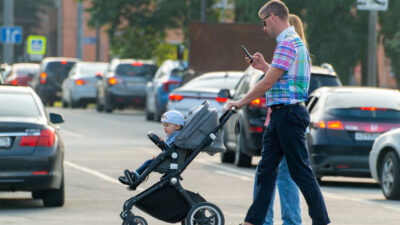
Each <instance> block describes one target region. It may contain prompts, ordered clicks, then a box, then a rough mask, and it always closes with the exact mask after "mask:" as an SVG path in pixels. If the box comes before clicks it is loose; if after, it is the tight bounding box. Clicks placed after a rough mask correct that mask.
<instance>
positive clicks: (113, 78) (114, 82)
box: [108, 77, 118, 85]
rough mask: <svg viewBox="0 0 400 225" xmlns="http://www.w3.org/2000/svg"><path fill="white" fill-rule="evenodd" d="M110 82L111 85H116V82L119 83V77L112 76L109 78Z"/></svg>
mask: <svg viewBox="0 0 400 225" xmlns="http://www.w3.org/2000/svg"><path fill="white" fill-rule="evenodd" d="M108 83H109V84H110V85H115V84H117V83H118V81H117V78H115V77H110V78H108Z"/></svg>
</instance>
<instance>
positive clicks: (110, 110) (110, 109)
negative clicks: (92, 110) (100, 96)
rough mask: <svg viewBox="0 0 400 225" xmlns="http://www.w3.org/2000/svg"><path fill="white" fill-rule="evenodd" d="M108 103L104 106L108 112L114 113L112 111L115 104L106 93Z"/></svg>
mask: <svg viewBox="0 0 400 225" xmlns="http://www.w3.org/2000/svg"><path fill="white" fill-rule="evenodd" d="M105 102H106V104H105V106H104V108H105V109H106V112H108V113H112V111H113V106H112V104H111V100H110V98H109V97H108V96H107V95H106V101H105Z"/></svg>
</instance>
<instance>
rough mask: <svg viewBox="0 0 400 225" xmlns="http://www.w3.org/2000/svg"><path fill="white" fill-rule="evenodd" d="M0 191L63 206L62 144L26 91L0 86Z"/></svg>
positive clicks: (56, 119) (55, 119)
mask: <svg viewBox="0 0 400 225" xmlns="http://www.w3.org/2000/svg"><path fill="white" fill-rule="evenodd" d="M0 102H1V104H0V191H29V192H32V197H33V198H42V199H43V203H44V205H45V206H62V205H63V204H64V169H63V159H64V144H63V141H62V139H61V136H60V135H59V131H58V128H57V127H56V126H54V125H53V124H55V123H62V122H63V121H64V120H63V118H62V116H61V115H58V114H55V113H50V114H49V116H48V115H47V113H46V111H45V109H44V107H43V103H42V102H41V100H40V98H39V96H38V95H37V94H36V93H35V92H34V91H33V90H32V89H31V88H30V87H15V86H14V87H13V86H0Z"/></svg>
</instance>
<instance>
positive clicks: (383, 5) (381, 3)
mask: <svg viewBox="0 0 400 225" xmlns="http://www.w3.org/2000/svg"><path fill="white" fill-rule="evenodd" d="M388 5H389V0H357V9H358V10H374V11H386V10H387V8H388Z"/></svg>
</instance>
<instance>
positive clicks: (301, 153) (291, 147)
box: [277, 106, 330, 225]
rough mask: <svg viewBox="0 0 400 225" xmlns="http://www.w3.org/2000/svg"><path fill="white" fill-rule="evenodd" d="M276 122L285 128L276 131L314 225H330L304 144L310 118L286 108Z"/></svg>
mask: <svg viewBox="0 0 400 225" xmlns="http://www.w3.org/2000/svg"><path fill="white" fill-rule="evenodd" d="M280 111H284V112H285V113H282V114H279V115H280V117H279V118H277V120H278V121H280V123H281V124H282V126H280V127H279V128H278V129H277V133H278V137H279V143H280V144H281V147H282V150H283V152H284V154H285V156H286V160H287V164H288V168H289V171H290V174H291V176H292V178H293V180H294V181H295V182H296V184H297V186H298V187H299V188H300V190H301V192H302V193H303V196H304V198H305V199H306V201H307V204H308V212H309V215H310V217H311V218H312V221H313V223H312V224H313V225H326V224H328V223H329V222H330V220H329V218H328V212H327V210H326V206H325V202H324V198H323V196H322V193H321V190H320V188H319V185H318V183H317V180H316V179H315V176H314V173H313V171H312V169H311V166H310V162H309V158H308V151H307V146H306V141H305V132H306V127H307V126H308V124H309V121H310V119H309V118H310V117H309V114H308V111H307V109H306V108H305V107H301V106H299V107H293V108H285V109H282V110H280Z"/></svg>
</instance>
